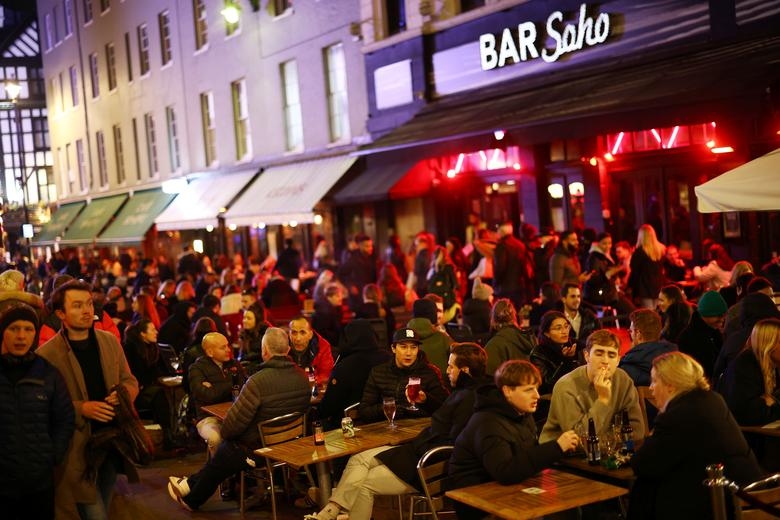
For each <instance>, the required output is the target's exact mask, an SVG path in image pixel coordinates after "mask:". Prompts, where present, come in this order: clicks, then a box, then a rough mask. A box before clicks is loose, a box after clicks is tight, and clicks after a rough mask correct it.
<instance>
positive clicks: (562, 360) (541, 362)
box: [530, 338, 582, 394]
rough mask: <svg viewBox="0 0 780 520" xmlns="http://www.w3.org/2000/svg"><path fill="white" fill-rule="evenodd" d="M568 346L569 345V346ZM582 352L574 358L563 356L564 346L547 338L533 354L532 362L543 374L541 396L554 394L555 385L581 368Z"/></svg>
mask: <svg viewBox="0 0 780 520" xmlns="http://www.w3.org/2000/svg"><path fill="white" fill-rule="evenodd" d="M567 346H568V345H567ZM581 355H582V354H581V351H579V350H578V351H577V354H576V355H574V356H573V357H566V356H564V355H563V352H562V346H561V345H557V344H555V343H553V342H552V341H550V340H548V339H546V338H545V340H543V341H542V342H541V343H539V344H538V345H537V346H536V347H535V348H534V350H533V352H531V356H530V361H531V363H533V364H534V365H536V368H538V369H539V372H541V374H542V384H541V385H540V386H539V393H540V394H549V393H550V392H552V389H553V387H554V386H555V383H557V382H558V380H559V379H560V378H561V377H563V376H564V375H566V374H568V373H569V372H571V371H572V370H574V369H575V368H577V367H578V366H580V364H581V363H580V356H581Z"/></svg>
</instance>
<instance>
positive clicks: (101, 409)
mask: <svg viewBox="0 0 780 520" xmlns="http://www.w3.org/2000/svg"><path fill="white" fill-rule="evenodd" d="M106 399H108V397H107V398H106ZM81 415H82V416H84V417H86V418H87V419H92V420H93V421H98V422H103V423H106V422H109V421H110V420H111V419H113V418H114V407H113V406H111V405H110V404H108V403H107V402H105V401H84V402H83V403H82V404H81Z"/></svg>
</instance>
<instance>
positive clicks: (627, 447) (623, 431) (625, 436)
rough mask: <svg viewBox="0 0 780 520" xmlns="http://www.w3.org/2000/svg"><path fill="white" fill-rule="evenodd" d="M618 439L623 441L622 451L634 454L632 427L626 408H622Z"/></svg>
mask: <svg viewBox="0 0 780 520" xmlns="http://www.w3.org/2000/svg"><path fill="white" fill-rule="evenodd" d="M620 440H621V441H623V451H624V452H625V454H626V455H633V454H634V428H632V427H631V421H630V420H629V418H628V410H623V424H622V425H621V426H620Z"/></svg>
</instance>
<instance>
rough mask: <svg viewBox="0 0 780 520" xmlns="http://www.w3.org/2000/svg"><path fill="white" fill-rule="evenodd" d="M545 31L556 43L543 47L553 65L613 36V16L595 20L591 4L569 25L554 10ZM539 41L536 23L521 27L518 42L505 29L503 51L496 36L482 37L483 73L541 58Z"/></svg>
mask: <svg viewBox="0 0 780 520" xmlns="http://www.w3.org/2000/svg"><path fill="white" fill-rule="evenodd" d="M545 29H546V32H547V37H548V38H549V39H550V40H552V42H553V43H554V46H553V47H552V48H542V49H541V58H542V59H543V60H544V61H546V62H547V63H553V62H555V61H558V60H559V59H560V58H561V56H563V55H565V54H569V53H571V52H575V51H579V50H582V49H584V48H585V47H592V46H594V45H599V44H601V43H604V42H606V41H607V38H609V34H610V21H609V14H608V13H599V15H598V16H597V17H596V18H593V17H592V16H589V15H588V6H587V4H580V9H579V16H578V18H577V20H572V21H571V22H569V23H566V22H564V15H563V12H561V11H554V12H553V13H551V14H550V16H548V17H547V22H546V24H545ZM536 40H537V32H536V25H535V24H534V23H533V22H522V23H520V24H518V25H517V39H516V40H515V39H513V38H512V34H511V30H510V29H509V28H505V29H503V30H502V32H501V43H500V45H501V48H500V50H498V51H496V36H494V35H493V34H483V35H480V37H479V43H480V45H479V47H480V61H481V64H482V70H490V69H494V68H496V67H504V66H506V65H510V64H513V63H518V62H521V61H528V60H531V59H537V58H539V57H540V52H539V46H538V45H537V43H536Z"/></svg>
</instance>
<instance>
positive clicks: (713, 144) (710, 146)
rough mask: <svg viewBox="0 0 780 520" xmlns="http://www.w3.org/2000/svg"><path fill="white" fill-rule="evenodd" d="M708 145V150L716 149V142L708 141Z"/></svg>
mask: <svg viewBox="0 0 780 520" xmlns="http://www.w3.org/2000/svg"><path fill="white" fill-rule="evenodd" d="M706 145H707V148H714V147H715V141H713V140H709V141H707V143H706Z"/></svg>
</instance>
